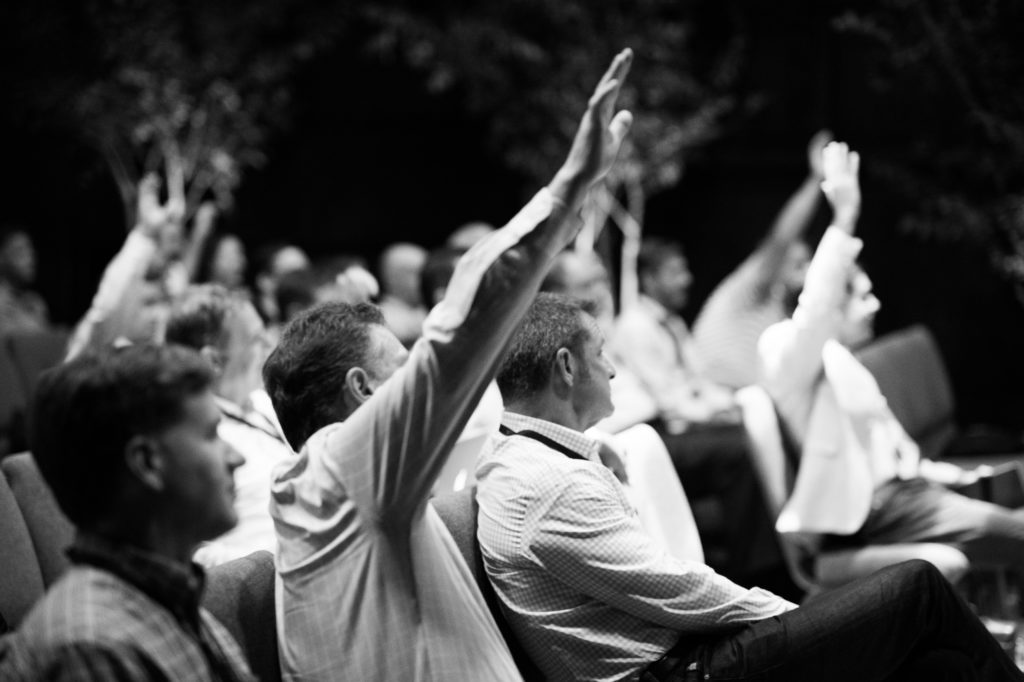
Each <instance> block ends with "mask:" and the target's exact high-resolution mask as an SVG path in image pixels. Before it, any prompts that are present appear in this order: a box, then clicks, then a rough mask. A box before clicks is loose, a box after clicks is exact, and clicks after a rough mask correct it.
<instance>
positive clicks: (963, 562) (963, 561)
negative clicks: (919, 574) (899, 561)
mask: <svg viewBox="0 0 1024 682" xmlns="http://www.w3.org/2000/svg"><path fill="white" fill-rule="evenodd" d="M919 558H920V559H923V560H924V561H926V562H928V563H929V564H931V565H932V566H934V567H935V568H936V569H938V571H939V573H941V574H942V576H943V577H944V578H945V579H946V580H948V581H949V582H950V583H952V584H954V585H955V584H956V583H958V582H959V581H960V579H961V578H963V577H964V575H965V574H966V573H967V570H968V569H969V568H970V561H969V560H968V559H967V555H966V554H964V553H963V552H961V551H960V550H959V549H957V548H956V547H950V546H949V545H939V544H927V545H922V546H921V553H920V556H919Z"/></svg>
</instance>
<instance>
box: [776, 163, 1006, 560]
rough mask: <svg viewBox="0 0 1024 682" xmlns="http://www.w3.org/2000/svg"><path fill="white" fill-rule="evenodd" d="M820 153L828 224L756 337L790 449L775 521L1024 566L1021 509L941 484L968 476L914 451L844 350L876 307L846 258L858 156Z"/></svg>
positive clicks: (856, 199)
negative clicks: (789, 488)
mask: <svg viewBox="0 0 1024 682" xmlns="http://www.w3.org/2000/svg"><path fill="white" fill-rule="evenodd" d="M823 156H824V169H825V175H824V177H825V179H824V182H823V183H822V189H823V191H824V192H825V196H826V197H827V198H828V201H829V203H830V204H831V205H832V209H833V213H834V216H833V220H832V225H831V226H830V227H829V228H828V231H826V232H825V235H824V237H822V240H821V243H820V244H819V245H818V248H817V251H816V252H815V254H814V259H813V260H812V261H811V265H810V267H809V268H808V270H807V283H806V285H805V287H804V291H803V293H802V294H801V295H800V303H799V305H798V306H797V309H796V311H795V312H794V313H793V317H792V318H791V319H788V320H785V321H783V322H779V323H778V324H776V325H773V326H772V327H769V328H768V330H767V331H766V332H765V333H764V335H763V336H762V337H761V341H760V344H759V353H760V360H761V372H762V383H763V385H764V387H765V389H766V390H767V391H768V393H769V394H770V395H771V397H772V400H773V401H774V402H775V406H776V408H777V409H778V412H779V415H780V416H781V417H782V420H783V422H784V423H785V425H786V426H787V427H788V428H789V430H790V432H791V433H792V434H793V436H794V437H795V440H796V442H797V444H798V447H799V450H800V465H799V470H798V472H797V476H796V481H795V484H794V487H793V492H792V494H791V495H790V498H789V500H788V501H787V503H786V505H785V506H784V507H783V509H782V512H781V513H780V515H779V518H778V521H777V523H776V528H777V529H778V530H779V531H780V532H788V533H808V534H820V535H823V536H824V542H825V543H826V545H825V546H826V547H832V548H837V547H842V546H846V547H848V546H862V545H887V544H894V543H927V542H937V543H942V544H947V545H951V546H953V547H955V548H956V549H959V550H960V551H962V552H963V553H964V554H965V555H966V556H967V558H968V559H970V560H971V561H981V562H984V563H1001V564H1006V563H1008V564H1010V565H1012V566H1013V567H1015V568H1017V569H1021V568H1024V510H1009V509H1005V508H1002V507H999V506H996V505H994V504H990V503H988V502H982V501H979V500H973V499H969V498H967V497H964V496H963V495H960V494H958V493H955V492H953V491H952V490H949V489H948V488H946V487H945V486H944V485H943V484H951V483H957V482H961V481H963V482H967V481H969V480H971V477H972V474H971V473H970V472H966V471H964V470H962V469H960V468H959V467H956V466H954V465H952V464H949V463H947V462H941V461H932V460H928V459H922V458H921V456H920V450H919V449H918V446H917V444H916V443H915V442H914V441H913V440H912V439H911V438H910V436H908V435H907V433H906V431H904V429H903V427H902V426H901V425H900V423H899V421H897V419H896V417H895V416H894V415H893V413H892V411H891V410H890V409H889V406H888V404H887V403H886V400H885V396H883V395H882V392H881V390H880V389H879V387H878V382H877V381H875V378H874V377H873V376H872V375H871V373H870V372H869V371H868V370H867V368H866V367H864V366H863V365H862V364H861V363H860V362H859V361H858V360H857V359H856V358H855V357H854V356H853V354H852V353H851V352H850V349H855V348H857V347H858V346H860V345H862V344H864V343H865V342H867V341H869V340H870V339H871V337H872V334H873V322H874V318H875V314H876V313H877V312H878V309H879V306H880V304H879V301H878V299H877V298H876V297H875V295H874V293H873V291H872V285H871V280H870V279H869V278H868V276H867V275H866V274H865V273H864V271H863V270H861V269H860V268H859V267H858V266H857V264H856V260H857V256H858V254H859V253H860V250H861V247H862V246H863V243H862V242H861V240H860V239H858V238H856V237H854V236H853V230H854V227H855V225H856V222H857V218H858V216H859V214H860V203H861V196H860V184H859V180H858V170H859V166H860V159H859V157H858V155H857V153H856V152H852V151H850V150H849V149H848V148H847V146H846V145H845V144H841V143H831V144H829V145H828V146H827V147H826V148H825V150H824V154H823ZM957 558H958V559H959V557H957ZM955 563H956V564H960V563H962V559H959V561H956V562H955ZM940 568H944V567H943V566H941V565H940Z"/></svg>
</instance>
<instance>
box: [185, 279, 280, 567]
mask: <svg viewBox="0 0 1024 682" xmlns="http://www.w3.org/2000/svg"><path fill="white" fill-rule="evenodd" d="M166 339H167V342H168V343H178V344H181V345H183V346H188V347H189V348H194V349H195V350H197V351H199V353H200V354H201V355H202V356H203V358H205V359H206V360H207V362H209V363H210V366H211V367H213V370H214V375H215V378H214V381H213V386H212V388H213V392H214V394H215V396H216V400H217V406H218V407H219V408H220V411H221V414H222V415H223V417H224V418H223V419H222V420H221V422H220V426H219V427H218V431H219V433H220V437H221V438H222V439H223V440H224V442H226V443H227V444H228V445H229V446H231V447H233V448H234V449H235V450H237V451H238V453H239V454H241V455H242V457H243V458H244V459H245V463H244V464H242V465H241V466H240V467H239V468H238V470H237V471H236V472H235V491H236V495H235V502H234V506H235V511H236V513H237V515H238V525H236V526H235V527H234V528H233V529H232V530H230V531H228V532H227V533H225V534H224V535H222V536H220V537H218V538H215V539H213V540H211V541H209V542H207V543H205V544H203V545H202V546H201V547H200V548H199V550H198V551H197V552H196V554H195V560H196V561H198V562H199V563H200V564H202V565H204V566H206V567H211V566H215V565H217V564H221V563H225V562H227V561H231V560H232V559H237V558H239V557H243V556H245V555H247V554H250V553H251V552H255V551H256V550H259V549H263V550H267V551H268V552H274V551H275V550H276V547H277V540H276V537H275V535H274V524H273V521H272V520H271V518H270V482H271V472H272V471H273V468H274V467H275V466H276V465H277V464H279V463H281V462H283V461H285V460H287V459H288V458H289V457H291V456H292V451H291V448H289V447H288V445H287V444H286V443H285V441H284V437H283V436H282V435H281V434H280V433H279V432H278V429H277V426H276V424H275V423H274V422H272V421H270V420H268V419H267V418H265V417H264V416H263V415H262V414H260V413H259V412H258V411H256V410H255V409H253V404H252V401H253V394H254V393H255V392H262V391H263V378H262V377H261V376H260V369H261V368H262V367H263V361H264V360H265V359H266V356H267V353H268V352H269V350H270V349H269V345H268V341H267V335H266V332H265V329H264V326H263V321H262V320H261V319H260V316H259V315H258V314H257V313H256V309H255V308H254V307H253V304H252V303H250V302H249V300H248V299H247V298H245V297H244V296H242V295H241V294H239V293H237V292H230V291H228V290H227V289H225V288H224V287H222V286H220V285H217V284H203V285H197V286H192V287H190V288H189V289H188V290H187V291H186V292H185V294H184V296H182V297H181V298H180V299H179V300H178V301H177V302H176V303H175V305H174V308H173V309H172V310H171V315H170V318H169V319H168V321H167V335H166Z"/></svg>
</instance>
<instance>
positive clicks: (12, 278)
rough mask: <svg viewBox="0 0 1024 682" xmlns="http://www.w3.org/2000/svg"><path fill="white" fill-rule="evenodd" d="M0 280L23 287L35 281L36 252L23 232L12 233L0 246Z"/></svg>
mask: <svg viewBox="0 0 1024 682" xmlns="http://www.w3.org/2000/svg"><path fill="white" fill-rule="evenodd" d="M0 279H4V280H7V281H9V282H10V283H11V284H13V285H15V286H18V287H24V286H28V285H30V284H32V283H33V282H34V281H35V279H36V250H35V247H34V246H33V245H32V240H31V239H30V238H29V236H28V235H27V234H26V233H24V232H20V231H18V232H12V233H11V234H9V235H8V236H7V238H6V239H5V240H4V242H3V244H2V245H0Z"/></svg>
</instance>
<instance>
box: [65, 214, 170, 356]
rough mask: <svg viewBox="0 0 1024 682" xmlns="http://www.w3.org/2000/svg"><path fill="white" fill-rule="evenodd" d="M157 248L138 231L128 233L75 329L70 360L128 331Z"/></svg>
mask: <svg viewBox="0 0 1024 682" xmlns="http://www.w3.org/2000/svg"><path fill="white" fill-rule="evenodd" d="M156 249H157V246H156V242H154V241H153V240H152V239H151V238H149V237H147V236H145V235H144V234H142V233H140V232H138V231H137V230H133V231H132V232H131V233H130V234H129V235H128V238H127V239H126V240H125V242H124V245H123V246H122V247H121V250H120V251H118V252H117V255H115V256H114V258H113V260H111V261H110V263H109V264H108V265H107V268H106V270H104V271H103V277H102V279H100V285H99V288H98V289H97V291H96V295H95V296H94V297H93V299H92V304H91V305H90V306H89V310H88V312H86V314H85V317H83V318H82V321H81V322H79V323H78V326H77V327H76V328H75V332H74V334H73V335H72V337H71V341H70V343H69V345H68V356H67V359H68V360H71V359H72V358H74V357H76V356H77V355H79V354H80V353H82V351H84V350H86V349H87V348H95V347H97V346H99V345H102V344H105V343H109V342H111V341H114V340H115V339H116V338H117V337H118V336H119V335H120V334H122V333H124V332H125V330H126V329H127V328H128V325H129V324H130V323H129V321H130V320H133V318H134V317H135V316H136V315H137V314H138V312H139V311H138V306H137V305H134V301H135V298H136V297H137V296H138V294H139V291H138V289H139V285H140V284H141V283H142V281H143V280H144V279H145V276H146V269H147V268H148V267H149V263H150V261H151V260H152V259H153V255H154V254H155V253H156Z"/></svg>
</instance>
